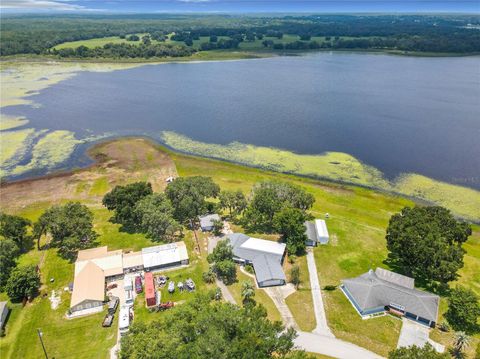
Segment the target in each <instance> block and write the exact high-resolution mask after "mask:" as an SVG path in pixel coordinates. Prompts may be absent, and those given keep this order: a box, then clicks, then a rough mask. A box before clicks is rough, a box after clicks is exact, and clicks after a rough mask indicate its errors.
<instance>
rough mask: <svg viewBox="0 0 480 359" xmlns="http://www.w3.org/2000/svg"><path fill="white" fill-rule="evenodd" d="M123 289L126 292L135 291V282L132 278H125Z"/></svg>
mask: <svg viewBox="0 0 480 359" xmlns="http://www.w3.org/2000/svg"><path fill="white" fill-rule="evenodd" d="M123 288H124V289H125V291H126V292H127V291H129V290H133V281H132V278H125V279H124V280H123Z"/></svg>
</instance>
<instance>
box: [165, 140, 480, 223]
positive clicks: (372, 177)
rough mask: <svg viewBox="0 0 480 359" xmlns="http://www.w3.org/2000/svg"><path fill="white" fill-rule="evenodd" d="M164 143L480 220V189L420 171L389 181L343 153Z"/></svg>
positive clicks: (185, 150)
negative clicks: (399, 197)
mask: <svg viewBox="0 0 480 359" xmlns="http://www.w3.org/2000/svg"><path fill="white" fill-rule="evenodd" d="M162 140H163V142H164V143H165V144H166V145H167V146H169V147H171V148H173V149H175V150H177V151H182V152H186V153H190V154H195V155H200V156H205V157H212V158H218V159H223V160H227V161H232V162H236V163H241V164H245V165H249V166H255V167H260V168H264V169H269V170H273V171H278V172H286V173H292V174H297V175H305V176H311V177H317V178H323V179H327V180H332V181H340V182H347V183H352V184H356V185H362V186H367V187H372V188H377V189H381V190H385V191H389V192H395V193H398V194H401V195H406V196H410V197H415V198H419V199H421V200H424V201H427V202H430V203H435V204H439V205H442V206H445V207H447V208H449V209H450V210H452V211H453V212H454V213H455V214H456V215H458V216H461V217H464V218H466V219H470V220H475V221H478V220H480V192H479V191H476V190H474V189H470V188H466V187H461V186H456V185H452V184H448V183H445V182H441V181H437V180H434V179H431V178H428V177H425V176H421V175H417V174H404V175H402V176H400V177H399V178H398V179H396V180H394V181H392V182H390V181H388V180H387V179H385V178H384V176H383V174H382V172H381V171H379V170H378V169H376V168H374V167H372V166H368V165H366V164H363V163H362V162H361V161H359V160H357V159H356V158H355V157H353V156H351V155H349V154H346V153H340V152H326V153H323V154H319V155H300V154H296V153H293V152H289V151H285V150H280V149H275V148H268V147H258V146H253V145H245V144H241V143H237V142H235V143H231V144H228V145H218V144H211V143H203V142H199V141H195V140H192V139H190V138H188V137H186V136H182V135H179V134H176V133H174V132H162Z"/></svg>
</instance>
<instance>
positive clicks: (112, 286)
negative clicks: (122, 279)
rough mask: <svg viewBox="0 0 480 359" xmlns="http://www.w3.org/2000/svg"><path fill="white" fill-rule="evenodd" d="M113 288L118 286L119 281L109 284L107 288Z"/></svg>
mask: <svg viewBox="0 0 480 359" xmlns="http://www.w3.org/2000/svg"><path fill="white" fill-rule="evenodd" d="M113 288H117V283H112V284H109V285H107V290H112V289H113Z"/></svg>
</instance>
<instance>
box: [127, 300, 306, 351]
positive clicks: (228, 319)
mask: <svg viewBox="0 0 480 359" xmlns="http://www.w3.org/2000/svg"><path fill="white" fill-rule="evenodd" d="M295 337H296V333H295V330H293V329H291V328H290V329H288V330H284V327H283V326H282V324H281V323H280V322H275V323H272V322H270V321H269V320H268V319H267V317H266V311H265V309H264V308H263V307H260V306H255V307H252V308H239V307H237V306H235V305H232V304H229V303H224V302H220V301H212V300H211V299H210V298H208V297H207V296H197V297H195V299H194V300H192V301H189V302H188V303H185V304H183V305H181V306H178V307H175V308H173V309H171V310H170V311H168V312H166V313H165V317H164V318H162V320H158V321H153V322H151V323H148V324H146V323H143V322H141V321H138V322H134V324H133V325H132V326H131V328H130V330H129V333H128V334H127V335H126V336H124V337H123V338H122V345H121V350H120V358H121V359H129V358H132V359H133V358H165V359H177V358H178V359H187V358H189V359H190V358H191V359H219V358H230V359H237V358H238V359H244V358H258V359H267V358H277V359H284V358H287V357H288V356H289V355H290V353H291V352H292V350H293V349H294V343H293V339H294V338H295Z"/></svg>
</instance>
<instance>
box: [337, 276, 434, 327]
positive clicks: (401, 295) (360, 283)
mask: <svg viewBox="0 0 480 359" xmlns="http://www.w3.org/2000/svg"><path fill="white" fill-rule="evenodd" d="M340 288H341V289H342V291H343V293H344V294H345V296H346V297H347V298H348V300H349V301H350V302H351V303H352V305H353V306H354V308H355V309H356V310H357V312H358V313H359V314H360V315H361V316H362V318H370V317H373V316H376V315H379V314H383V313H385V312H392V313H394V314H396V315H400V316H405V317H407V318H408V319H412V320H415V321H417V322H420V323H422V324H424V325H427V326H429V327H432V328H433V327H434V326H435V324H436V322H437V317H438V306H439V303H440V297H439V296H438V295H435V294H432V293H428V292H424V291H420V290H418V289H415V287H414V279H413V278H409V277H406V276H403V275H401V274H398V273H394V272H391V271H388V270H386V269H382V268H377V269H376V270H375V271H373V270H369V271H368V272H367V273H364V274H362V275H360V276H358V277H355V278H350V279H344V280H342V284H341V286H340Z"/></svg>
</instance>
